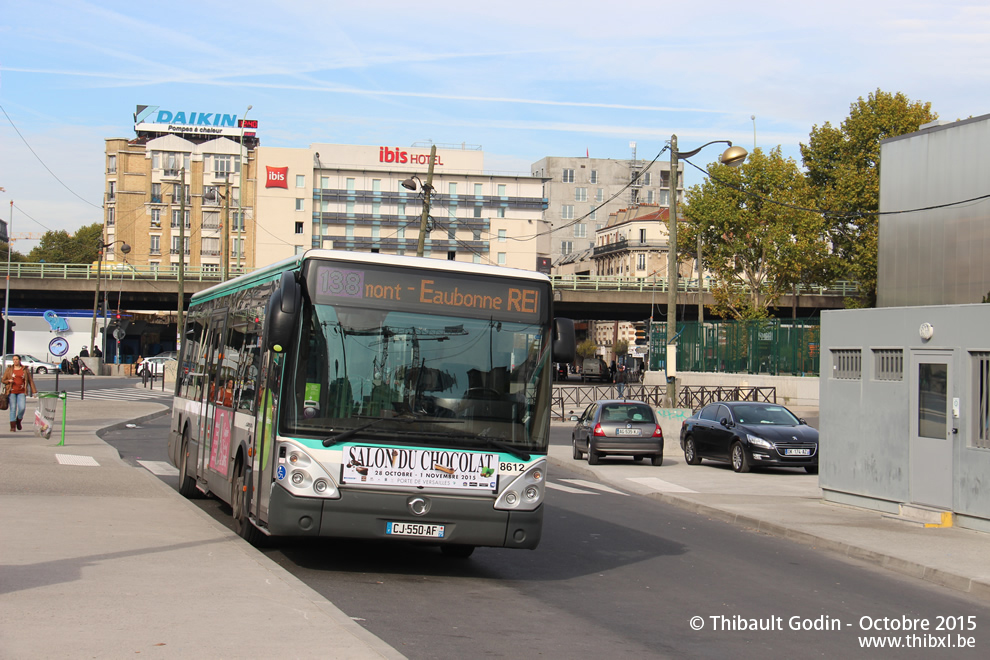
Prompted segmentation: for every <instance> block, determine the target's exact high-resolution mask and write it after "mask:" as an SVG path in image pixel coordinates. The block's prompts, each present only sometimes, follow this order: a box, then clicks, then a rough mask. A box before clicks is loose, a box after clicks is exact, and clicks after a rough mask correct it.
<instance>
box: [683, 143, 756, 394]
mask: <svg viewBox="0 0 990 660" xmlns="http://www.w3.org/2000/svg"><path fill="white" fill-rule="evenodd" d="M718 143H722V144H727V145H729V148H728V149H726V150H725V151H724V152H723V153H722V156H721V157H720V158H719V161H720V162H721V163H722V164H723V165H728V166H729V167H738V166H739V165H742V163H743V161H744V160H746V156H747V154H746V150H745V149H743V148H742V147H733V146H732V143H731V142H730V141H728V140H712V141H711V142H706V143H705V144H703V145H701V146H700V147H698V148H697V149H692V150H691V151H678V150H677V136H676V135H671V136H670V193H669V194H670V200H669V201H670V212H669V217H668V218H667V224H668V226H669V232H668V233H669V248H668V252H667V344H668V345H670V344H672V343H673V340H674V337H675V336H676V334H677V332H676V331H677V167H678V159H679V158H690V157H691V156H694V155H695V154H697V153H698V152H700V151H701V150H702V149H704V148H705V147H707V146H708V145H710V144H718ZM698 267H699V268H700V267H701V264H699V265H698ZM675 351H676V349H675ZM666 365H667V374H668V375H667V398H668V399H669V401H670V406H671V407H672V408H673V407H676V406H677V381H676V379H675V377H674V376H671V375H670V374H671V373H673V371H672V370H671V368H670V351H668V357H667V361H666Z"/></svg>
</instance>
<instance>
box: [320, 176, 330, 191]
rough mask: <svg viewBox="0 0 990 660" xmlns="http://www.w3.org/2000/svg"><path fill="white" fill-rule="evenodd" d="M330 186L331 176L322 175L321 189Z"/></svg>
mask: <svg viewBox="0 0 990 660" xmlns="http://www.w3.org/2000/svg"><path fill="white" fill-rule="evenodd" d="M329 187H330V177H328V176H321V177H320V189H321V190H326V189H327V188H329Z"/></svg>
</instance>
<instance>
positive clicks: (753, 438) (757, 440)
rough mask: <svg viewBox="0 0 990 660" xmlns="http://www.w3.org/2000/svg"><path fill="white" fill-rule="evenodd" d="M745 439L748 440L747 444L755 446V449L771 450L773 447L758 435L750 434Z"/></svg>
mask: <svg viewBox="0 0 990 660" xmlns="http://www.w3.org/2000/svg"><path fill="white" fill-rule="evenodd" d="M746 439H747V440H749V444H751V445H756V446H757V447H763V448H764V449H773V445H772V444H770V443H769V442H767V441H766V440H764V439H763V438H761V437H760V436H758V435H753V434H752V433H747V434H746Z"/></svg>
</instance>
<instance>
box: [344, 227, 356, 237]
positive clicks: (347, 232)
mask: <svg viewBox="0 0 990 660" xmlns="http://www.w3.org/2000/svg"><path fill="white" fill-rule="evenodd" d="M344 238H354V227H344Z"/></svg>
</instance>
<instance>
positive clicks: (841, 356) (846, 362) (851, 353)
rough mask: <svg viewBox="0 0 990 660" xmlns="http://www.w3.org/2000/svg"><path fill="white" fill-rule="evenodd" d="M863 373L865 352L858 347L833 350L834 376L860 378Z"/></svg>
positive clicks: (842, 378)
mask: <svg viewBox="0 0 990 660" xmlns="http://www.w3.org/2000/svg"><path fill="white" fill-rule="evenodd" d="M862 373H863V352H862V351H861V350H860V349H858V348H853V349H833V350H832V378H837V379H839V380H859V379H860V378H861V377H862Z"/></svg>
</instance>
